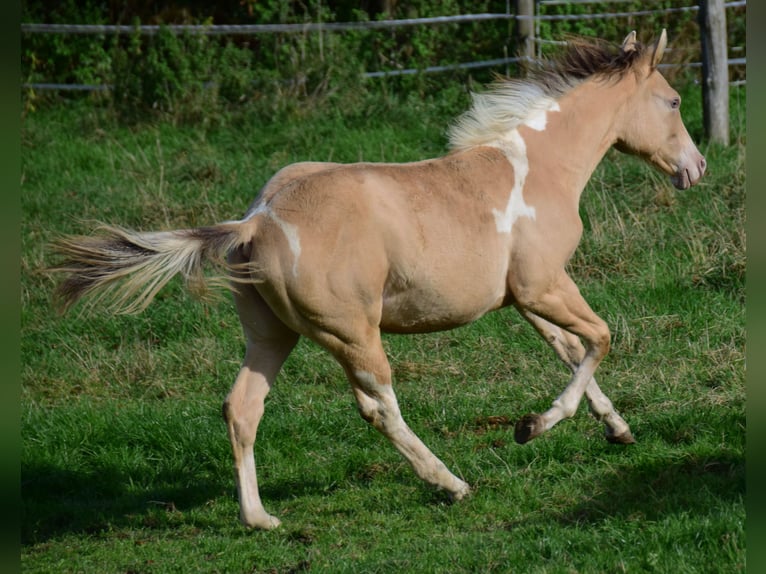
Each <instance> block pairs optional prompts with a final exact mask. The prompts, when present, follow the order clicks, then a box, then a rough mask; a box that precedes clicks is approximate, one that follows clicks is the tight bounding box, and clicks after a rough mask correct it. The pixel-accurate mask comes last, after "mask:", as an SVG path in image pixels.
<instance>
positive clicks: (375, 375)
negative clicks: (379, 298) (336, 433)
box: [332, 330, 470, 500]
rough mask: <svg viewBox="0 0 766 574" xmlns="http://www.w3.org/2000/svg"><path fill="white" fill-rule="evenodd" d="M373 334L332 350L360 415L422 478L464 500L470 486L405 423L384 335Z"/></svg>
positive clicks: (454, 497)
mask: <svg viewBox="0 0 766 574" xmlns="http://www.w3.org/2000/svg"><path fill="white" fill-rule="evenodd" d="M373 331H374V332H372V333H370V335H369V337H367V340H366V341H365V342H364V343H362V344H353V343H352V344H345V345H342V346H341V347H340V348H334V349H332V351H333V354H334V355H335V356H336V358H337V359H338V361H339V362H340V363H341V365H342V366H343V368H344V370H345V371H346V375H347V376H348V379H349V381H350V383H351V387H352V389H353V391H354V396H355V398H356V402H357V406H358V408H359V413H360V414H361V415H362V417H363V418H364V419H365V420H366V421H367V422H369V423H370V424H371V425H372V426H373V427H375V428H376V429H377V430H378V431H380V432H381V433H382V434H383V435H384V436H385V437H386V438H388V440H390V441H391V443H392V444H393V445H394V447H396V449H397V450H398V451H399V452H400V453H401V454H402V455H403V456H404V458H406V459H407V461H408V462H409V463H410V465H411V466H412V468H413V470H414V471H415V473H416V474H417V475H418V476H419V477H420V478H421V479H423V480H424V481H426V482H428V483H429V484H432V485H434V486H436V487H437V488H440V489H444V490H446V491H447V493H449V495H450V497H451V498H452V499H453V500H460V499H461V498H463V497H465V496H466V495H467V494H468V493H469V492H470V487H469V486H468V484H466V483H465V482H464V481H462V480H461V479H459V478H458V477H456V476H455V475H454V474H452V473H451V472H450V471H449V470H448V469H447V467H446V466H445V465H444V463H443V462H442V461H441V460H439V459H438V458H437V457H436V456H435V455H434V454H433V453H432V452H431V451H430V450H429V449H428V447H426V445H425V444H423V442H422V441H421V440H420V439H419V438H418V437H417V435H415V433H414V432H412V430H411V429H410V427H409V426H407V423H406V422H404V419H403V418H402V415H401V412H400V410H399V405H398V402H397V400H396V395H395V394H394V389H393V387H392V386H391V367H390V366H389V363H388V359H387V358H386V355H385V351H384V350H383V345H382V343H381V340H380V333H379V332H378V331H377V330H373Z"/></svg>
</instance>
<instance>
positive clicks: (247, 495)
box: [223, 285, 298, 529]
mask: <svg viewBox="0 0 766 574" xmlns="http://www.w3.org/2000/svg"><path fill="white" fill-rule="evenodd" d="M234 299H235V302H236V304H237V310H238V311H239V317H240V321H241V322H242V327H243V329H244V332H245V337H246V340H247V342H246V344H247V347H246V350H245V359H244V361H243V364H242V368H241V369H240V371H239V374H238V375H237V379H236V381H235V382H234V386H233V387H232V389H231V391H230V392H229V395H228V396H227V397H226V401H225V402H224V405H223V416H224V419H225V421H226V426H227V428H228V432H229V440H230V441H231V448H232V453H233V455H234V470H235V472H236V479H237V493H238V495H239V508H240V513H239V517H240V520H241V521H242V523H243V524H245V525H246V526H250V527H254V528H264V529H269V528H274V527H276V526H279V523H280V522H279V520H278V519H277V518H276V517H274V516H271V515H270V514H268V513H267V512H266V510H265V509H264V507H263V503H262V502H261V497H260V494H259V492H258V478H257V476H256V470H255V455H254V452H253V445H254V443H255V435H256V433H257V431H258V423H259V422H260V420H261V417H262V416H263V410H264V399H265V398H266V395H267V394H268V392H269V389H271V386H272V385H273V384H274V380H275V379H276V377H277V374H278V373H279V370H280V369H281V367H282V364H283V363H284V361H285V359H287V356H288V355H289V354H290V351H292V349H293V348H294V347H295V344H296V342H297V341H298V335H297V334H296V333H294V332H293V331H291V330H290V329H288V328H287V327H286V326H285V325H284V324H283V323H282V322H281V321H280V320H279V319H278V318H277V317H276V316H275V315H274V313H273V312H272V311H271V309H269V307H268V306H267V305H266V303H265V302H264V301H263V299H262V298H261V296H260V295H259V294H258V292H257V291H256V290H255V288H254V287H253V286H252V285H240V286H239V287H238V291H237V292H235V294H234Z"/></svg>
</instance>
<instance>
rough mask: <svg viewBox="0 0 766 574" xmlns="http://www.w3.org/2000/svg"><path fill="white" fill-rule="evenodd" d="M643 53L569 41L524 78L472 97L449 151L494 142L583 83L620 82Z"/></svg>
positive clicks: (496, 83)
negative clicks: (595, 79) (592, 81)
mask: <svg viewBox="0 0 766 574" xmlns="http://www.w3.org/2000/svg"><path fill="white" fill-rule="evenodd" d="M645 50H646V47H645V46H644V45H643V44H640V43H636V49H635V50H630V51H627V52H625V51H623V50H622V49H621V48H620V47H615V46H613V45H611V44H607V43H606V42H603V41H594V40H590V39H583V38H571V39H569V41H568V42H567V46H566V48H565V49H564V50H563V51H562V52H561V53H560V54H559V55H557V56H556V57H554V58H552V59H546V60H542V61H539V62H535V63H534V64H532V65H530V67H529V68H528V69H527V76H526V77H524V78H499V79H497V80H496V81H494V82H493V83H492V84H491V85H490V86H489V89H488V90H487V91H486V92H482V93H472V94H471V98H472V105H471V108H470V109H469V110H468V111H467V112H465V113H464V114H463V115H462V116H460V117H459V118H458V119H457V121H456V122H455V124H454V125H453V126H452V127H451V128H450V130H449V143H450V147H452V148H454V149H464V148H467V147H472V146H476V145H485V144H487V143H490V142H492V141H496V140H497V139H498V138H500V137H501V136H502V135H503V134H506V133H507V132H508V131H510V130H512V129H514V128H515V127H517V126H518V125H520V124H521V123H522V122H523V121H524V120H525V119H527V118H528V117H530V116H531V115H533V114H534V113H535V112H539V111H542V110H547V109H549V108H550V106H551V105H552V104H553V103H554V102H555V101H556V100H557V99H558V98H560V97H561V96H562V95H563V94H565V93H566V92H567V91H569V90H570V89H572V88H573V87H575V86H577V85H578V84H580V83H582V82H583V81H585V80H587V79H589V78H598V79H607V80H608V79H615V80H617V79H620V78H622V77H623V76H624V75H625V74H626V73H627V72H628V71H629V70H631V69H632V68H633V67H634V65H635V63H636V62H637V61H638V60H639V59H640V57H641V56H642V55H643V54H644V52H645Z"/></svg>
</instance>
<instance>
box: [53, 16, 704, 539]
mask: <svg viewBox="0 0 766 574" xmlns="http://www.w3.org/2000/svg"><path fill="white" fill-rule="evenodd" d="M666 44H667V33H666V31H665V30H663V31H662V33H661V35H660V36H659V38H658V39H657V40H656V41H655V42H653V43H650V44H644V43H641V42H639V41H638V40H637V38H636V32H635V31H633V32H631V33H630V34H628V35H627V37H626V38H625V40H624V41H623V42H622V44H621V45H618V44H610V43H607V42H605V41H600V40H585V39H576V40H573V41H571V42H569V45H568V47H567V48H565V49H563V50H562V51H561V53H560V54H558V55H557V56H554V57H552V58H550V59H548V60H547V61H545V62H543V63H542V64H540V65H538V66H532V67H530V69H529V70H528V72H527V75H526V76H525V77H524V78H516V79H510V78H505V79H503V78H498V79H496V80H495V81H494V82H493V83H491V84H490V86H489V87H488V88H487V89H486V90H485V91H483V92H480V93H474V94H472V104H471V106H470V108H469V109H468V110H467V111H466V112H464V114H463V115H462V116H460V117H459V118H458V119H457V120H456V121H455V122H454V123H453V125H452V126H451V128H450V130H449V143H450V148H451V149H450V151H449V152H448V153H447V154H446V155H444V156H442V157H438V158H432V159H426V160H422V161H416V162H412V163H398V164H397V163H351V164H340V163H322V162H302V163H295V164H292V165H288V166H286V167H284V168H282V169H281V170H280V171H278V172H277V173H276V174H275V175H274V176H273V177H272V178H271V179H270V180H269V181H268V183H266V185H265V186H264V187H263V188H262V189H261V190H260V192H259V193H258V194H257V196H256V198H255V199H254V201H253V202H252V203H251V204H250V206H249V208H248V209H247V211H246V213H245V215H244V217H242V218H241V219H238V220H229V221H224V222H221V223H218V224H213V225H210V226H205V227H198V228H192V229H181V230H168V231H156V232H137V231H132V230H129V229H125V228H122V227H119V226H110V225H101V226H99V227H98V228H97V230H96V231H94V232H93V233H91V234H90V235H86V236H65V237H61V238H59V239H58V240H56V241H55V242H54V248H55V250H56V252H57V254H58V255H59V256H60V259H61V261H60V263H59V264H58V265H56V266H55V267H53V270H54V271H56V272H59V273H61V274H63V279H62V280H61V281H60V282H59V284H58V286H57V288H56V292H55V293H56V295H55V296H56V297H57V299H58V302H59V303H58V304H59V306H60V308H61V309H62V310H66V309H67V308H69V307H70V306H71V305H73V304H74V303H75V302H76V301H78V300H79V299H80V298H81V297H84V296H89V295H92V296H93V299H91V301H92V302H96V301H100V302H101V303H102V304H104V305H105V306H106V308H107V309H109V310H111V311H113V312H115V313H117V312H120V313H136V312H140V311H142V310H143V309H144V308H145V307H146V306H147V305H148V304H149V303H150V302H151V300H152V298H153V297H154V296H155V294H156V293H157V292H158V291H159V290H160V289H161V288H162V287H163V285H165V284H166V283H167V282H168V281H169V280H170V279H171V278H172V277H173V276H175V275H177V274H180V275H181V276H183V277H184V278H185V279H186V281H187V284H188V285H189V286H190V287H194V286H200V285H205V284H207V283H209V282H211V281H215V280H218V281H219V282H224V283H226V284H227V285H228V286H229V287H231V292H232V296H233V299H234V303H235V305H236V309H237V312H238V314H239V319H240V321H241V325H242V329H243V332H244V336H245V340H246V350H245V356H244V360H243V362H242V365H241V368H240V370H239V373H238V374H237V376H236V379H235V381H234V384H233V386H232V388H231V390H230V392H229V393H228V395H227V396H226V399H225V401H224V404H223V417H224V420H225V422H226V426H227V429H228V436H229V439H230V442H231V448H232V453H233V459H234V470H235V475H236V484H237V493H238V498H239V509H240V512H239V517H240V520H241V522H242V523H243V524H244V525H246V526H248V527H252V528H261V529H271V528H274V527H277V526H279V524H280V520H279V519H278V518H277V517H275V516H272V515H271V514H269V513H268V512H267V511H266V509H265V508H264V505H263V503H262V501H261V497H260V494H259V491H258V480H257V475H256V463H255V456H254V452H253V447H254V443H255V439H256V432H257V429H258V425H259V422H260V421H261V418H262V416H263V414H264V399H265V397H266V395H267V393H268V392H269V390H270V388H271V387H272V385H273V384H274V382H275V379H276V377H277V374H278V373H279V372H280V369H281V367H282V365H283V363H284V362H285V360H286V359H287V357H288V355H289V354H290V352H291V351H292V350H293V348H294V347H295V345H296V343H297V342H298V340H299V338H300V337H307V338H308V339H310V340H312V341H314V342H316V343H317V344H319V345H320V346H321V347H323V348H324V349H326V350H327V351H328V352H329V353H331V355H332V356H333V357H334V358H335V359H336V360H337V362H338V363H339V364H340V365H341V366H342V368H343V370H344V372H345V375H346V377H347V378H348V381H349V383H350V386H351V390H352V392H353V395H354V397H355V399H356V405H357V408H358V410H359V413H360V414H361V416H362V417H363V418H364V419H365V420H366V421H368V422H369V423H370V424H371V425H372V426H373V427H374V428H375V429H377V430H378V431H380V433H382V434H383V435H384V436H385V437H386V438H387V439H388V440H389V441H390V442H391V443H392V444H393V446H394V447H395V448H396V449H397V450H398V451H399V452H400V453H401V454H402V455H403V457H404V458H405V459H406V460H407V461H408V462H409V464H410V465H411V467H412V469H413V470H414V472H415V473H416V474H417V476H418V477H420V478H421V479H422V480H424V481H425V482H426V483H428V484H430V485H433V486H434V487H436V488H437V489H441V490H443V491H445V492H446V493H447V495H448V496H449V497H450V498H451V499H452V500H453V501H457V500H460V499H462V498H464V497H466V496H467V495H468V494H469V493H470V491H471V489H470V486H469V484H468V483H467V482H465V481H464V480H462V479H461V478H458V477H457V476H455V475H454V474H453V473H452V472H450V470H449V469H448V468H447V467H446V466H445V464H444V463H443V462H442V461H441V460H440V459H439V458H437V457H436V456H435V455H434V454H433V453H432V452H431V451H430V450H429V449H428V447H427V446H426V445H425V444H424V443H423V442H422V441H421V440H420V439H419V438H418V437H417V436H416V435H415V433H414V432H413V431H412V430H411V429H410V427H409V426H408V425H407V423H406V422H405V421H404V419H403V418H402V415H401V412H400V409H399V406H398V403H397V399H396V395H395V393H394V389H393V386H392V377H391V367H390V365H389V362H388V359H387V357H386V353H385V351H384V348H383V344H382V340H381V334H382V333H402V334H411V333H424V332H432V331H439V330H446V329H451V328H454V327H458V326H461V325H465V324H467V323H470V322H472V321H475V320H476V319H478V318H480V317H481V316H483V315H484V314H486V313H488V312H490V311H494V310H497V309H500V308H503V307H508V306H513V307H515V308H516V309H517V310H518V312H519V313H520V314H521V315H522V317H523V318H524V319H526V321H528V322H529V323H530V324H531V325H532V327H534V329H535V330H536V331H537V332H538V333H539V334H540V335H541V336H542V337H543V339H544V340H545V341H546V342H547V343H548V344H549V345H550V346H551V347H552V348H553V350H554V351H555V354H556V355H557V356H558V357H559V358H560V359H561V360H562V361H563V362H564V364H565V365H566V366H567V367H568V368H569V369H570V370H571V378H570V379H569V382H568V384H567V385H566V387H565V388H564V390H563V392H561V394H560V395H559V396H558V397H557V398H556V399H555V400H554V401H553V403H552V405H551V407H550V408H549V409H548V410H546V411H545V412H543V413H541V414H534V413H533V414H527V415H524V416H522V417H520V418H519V419H518V421H517V422H516V424H515V429H514V438H515V440H516V442H518V443H520V444H523V443H526V442H527V441H529V440H531V439H533V438H535V437H538V436H539V435H541V434H542V433H544V432H546V431H548V430H550V429H551V428H552V427H553V426H554V425H555V424H556V423H558V422H559V421H561V420H562V419H564V418H567V417H571V416H573V415H574V413H575V411H576V410H577V407H578V405H579V403H580V401H581V400H582V397H583V395H585V397H586V399H587V402H588V405H589V410H590V412H591V413H592V414H593V416H594V417H595V418H596V419H597V420H598V421H600V422H601V423H602V424H603V425H604V429H605V437H606V439H607V440H608V441H610V442H613V443H622V444H630V443H633V442H634V438H633V435H632V433H631V431H630V427H629V426H628V424H627V423H626V422H625V420H623V418H622V417H621V416H620V414H619V413H618V412H617V411H616V409H615V408H614V406H613V404H612V402H611V401H610V400H609V398H608V397H607V396H606V395H605V394H604V393H603V392H602V391H601V389H600V388H599V386H598V384H597V383H596V380H595V378H594V373H595V371H596V368H597V367H598V365H599V363H600V362H601V361H602V360H603V358H604V357H605V356H606V354H607V352H608V351H609V347H610V331H609V327H608V326H607V324H606V323H605V322H604V321H603V320H602V319H601V318H600V317H599V316H598V315H597V314H596V313H595V312H594V311H593V310H592V309H591V308H590V307H589V305H588V303H587V302H586V301H585V299H584V298H583V297H582V295H581V294H580V292H579V290H578V288H577V286H576V284H575V282H574V281H573V279H572V278H571V277H570V275H569V274H568V273H567V270H566V265H567V262H568V261H569V259H570V257H571V256H572V254H573V252H574V251H575V249H576V248H577V246H578V243H579V241H580V238H581V235H582V233H583V224H582V221H581V219H580V217H579V213H578V206H579V201H580V195H581V193H582V191H583V189H584V188H585V185H586V183H587V182H588V180H589V178H590V176H591V174H592V173H593V171H594V169H595V168H596V166H597V165H598V163H599V162H600V161H601V159H602V158H603V157H604V155H605V154H606V152H607V151H608V150H609V149H610V148H611V147H612V146H614V147H615V148H616V149H618V150H619V151H622V152H625V153H628V154H632V155H634V156H637V157H639V158H641V159H643V160H645V161H646V162H648V163H649V164H650V165H652V166H654V167H656V168H658V169H659V170H660V171H661V172H664V173H665V174H666V175H667V176H669V178H670V181H671V182H672V184H673V185H674V186H675V187H676V188H678V189H681V190H684V189H688V188H689V187H691V186H692V185H694V184H696V183H697V182H698V181H699V179H700V178H701V177H702V176H703V174H704V172H705V169H706V162H705V158H704V157H703V156H702V154H701V153H700V152H699V151H698V149H697V147H696V146H695V144H694V142H693V141H692V139H691V137H690V136H689V133H688V131H687V129H686V127H685V125H684V123H683V120H682V118H681V115H680V105H681V98H680V97H679V95H678V93H677V92H676V91H675V90H674V89H673V88H671V87H670V85H669V84H668V82H667V81H666V79H665V78H664V77H663V76H662V75H661V73H660V72H659V71H658V64H659V63H660V61H661V59H662V56H663V53H664V51H665V48H666ZM210 261H212V262H216V263H217V267H216V269H217V270H218V271H217V273H216V274H215V276H212V277H211V276H210V274H209V273H207V274H206V273H205V267H204V264H205V263H206V262H210Z"/></svg>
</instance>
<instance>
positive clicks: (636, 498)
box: [557, 409, 745, 524]
mask: <svg viewBox="0 0 766 574" xmlns="http://www.w3.org/2000/svg"><path fill="white" fill-rule="evenodd" d="M679 415H680V416H676V417H673V416H670V415H669V414H665V415H661V416H658V417H655V418H654V420H653V421H652V422H651V423H650V424H651V427H652V428H653V429H656V430H655V431H653V432H652V435H651V436H646V437H644V440H643V441H641V439H640V438H639V444H637V445H632V446H630V447H628V448H630V449H633V451H632V453H631V456H630V460H629V461H626V462H622V463H620V464H619V465H616V466H610V467H609V468H608V471H607V472H604V473H603V474H602V475H601V477H600V478H599V479H598V480H597V481H594V483H593V485H592V488H591V489H590V491H589V492H588V491H585V492H583V493H582V499H583V502H580V503H578V504H576V505H574V506H570V507H569V508H568V509H567V510H566V511H564V512H562V513H561V514H560V515H559V516H558V517H557V519H558V520H559V521H560V522H561V523H565V524H589V523H597V522H600V521H601V520H603V519H605V518H613V517H617V518H624V519H626V520H649V521H654V520H661V519H663V518H666V517H668V516H671V515H676V514H677V515H680V514H693V515H697V516H707V515H710V513H711V512H713V513H719V512H721V510H722V509H726V510H725V512H727V513H728V512H732V513H736V512H738V511H737V510H733V507H734V506H736V505H737V504H741V506H742V509H743V510H742V512H743V517H744V497H745V454H744V438H743V436H744V422H745V421H744V413H743V412H742V413H741V412H737V411H736V410H735V409H730V410H728V412H723V413H719V417H720V418H719V419H718V421H717V422H716V423H715V425H716V427H717V428H725V429H728V432H727V434H728V436H727V437H726V438H727V440H726V441H725V442H723V441H721V440H720V437H719V439H718V440H715V439H714V435H709V436H704V433H705V432H707V431H709V429H710V427H708V428H707V429H706V427H705V421H706V420H707V419H706V414H705V413H704V412H690V411H687V412H686V414H685V416H684V414H680V413H679ZM738 429H742V430H738ZM695 433H699V435H697V434H695ZM700 435H703V436H700ZM740 441H742V444H739V442H740ZM642 442H643V446H642ZM641 449H643V450H641Z"/></svg>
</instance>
